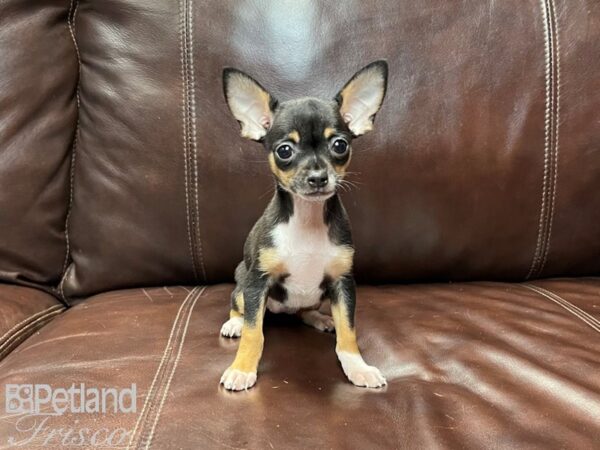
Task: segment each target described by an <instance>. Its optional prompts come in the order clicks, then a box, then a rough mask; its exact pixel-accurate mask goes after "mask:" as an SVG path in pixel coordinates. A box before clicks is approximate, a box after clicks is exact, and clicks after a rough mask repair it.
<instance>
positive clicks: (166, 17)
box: [65, 0, 600, 295]
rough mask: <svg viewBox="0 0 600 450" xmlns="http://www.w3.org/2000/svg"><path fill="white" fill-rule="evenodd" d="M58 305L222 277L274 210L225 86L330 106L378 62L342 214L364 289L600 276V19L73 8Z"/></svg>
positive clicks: (466, 8)
mask: <svg viewBox="0 0 600 450" xmlns="http://www.w3.org/2000/svg"><path fill="white" fill-rule="evenodd" d="M76 24H77V40H78V43H79V48H80V51H81V54H82V64H83V65H82V72H81V110H80V123H81V126H80V135H79V146H78V148H77V167H76V172H75V186H76V190H75V203H74V209H73V213H72V221H71V239H72V243H73V259H74V264H73V265H72V266H71V270H70V271H69V272H68V277H67V283H66V285H65V288H66V290H67V291H68V293H69V294H70V295H85V294H90V293H93V292H98V291H101V290H105V289H108V288H113V287H123V286H131V285H136V284H137V285H139V284H144V285H148V284H161V283H188V282H190V283H193V282H198V283H203V282H206V281H208V282H215V281H222V280H228V279H231V277H232V274H233V268H234V266H235V264H236V263H237V262H238V261H239V260H240V258H241V253H242V245H243V241H244V239H245V237H246V235H247V233H248V231H249V229H250V227H251V226H252V224H253V222H254V221H255V220H256V219H257V217H258V216H259V215H260V213H261V211H262V209H263V208H264V206H265V204H266V203H267V201H268V198H269V195H270V190H271V189H272V180H271V178H270V176H269V171H268V165H267V163H266V161H267V160H266V154H265V153H264V150H263V149H262V147H261V146H260V145H258V144H253V143H251V142H248V141H244V140H243V139H242V138H241V137H239V131H238V125H237V124H236V123H235V120H234V119H233V118H232V117H231V116H230V114H229V112H228V110H227V107H226V105H225V103H224V100H223V95H222V88H221V71H222V69H223V67H225V66H234V67H238V68H240V69H242V70H245V71H247V72H248V73H250V74H252V75H253V76H254V77H255V78H257V79H258V80H260V81H261V82H262V84H264V85H265V86H266V87H267V88H268V89H270V90H271V92H273V94H274V95H275V96H276V97H278V98H280V99H281V100H284V99H288V98H292V97H296V96H301V95H316V96H324V97H332V96H333V95H334V94H335V93H336V92H337V90H338V89H339V88H340V87H341V86H342V84H343V83H344V82H345V81H346V80H347V79H348V78H349V77H350V76H351V75H352V74H353V73H354V72H355V71H356V70H357V69H358V68H360V67H361V66H363V65H365V64H366V63H368V62H370V61H372V60H374V59H378V58H386V59H387V60H388V61H389V64H390V79H389V89H388V93H387V98H386V100H385V103H384V106H383V108H382V110H381V111H380V113H379V115H378V117H377V120H376V124H375V125H376V126H375V131H373V132H372V133H370V134H369V135H367V136H365V137H362V138H360V139H358V140H357V141H356V142H355V154H354V157H353V161H352V166H351V169H350V170H351V171H353V172H355V173H354V174H353V175H352V177H351V179H352V180H354V181H356V182H357V183H358V187H357V188H356V189H354V190H352V191H351V192H349V193H345V194H344V201H345V204H346V206H347V208H348V210H349V213H350V216H351V219H352V223H353V228H354V236H355V241H356V246H357V259H356V273H357V275H358V277H359V279H361V280H363V281H371V282H382V281H403V280H422V279H474V278H494V279H524V278H527V277H538V276H549V275H566V274H584V273H593V272H598V271H600V258H598V255H599V254H600V231H599V230H600V227H599V226H598V224H599V223H600V195H598V190H599V189H600V153H599V152H600V127H599V126H598V124H599V123H600V77H598V73H600V59H599V58H597V55H598V52H600V26H599V24H600V6H599V4H598V2H596V1H595V0H575V1H571V2H554V1H547V2H539V1H538V0H525V1H524V0H506V1H502V2H448V1H446V0H436V1H431V0H427V1H425V0H422V1H421V0H419V1H414V0H400V1H391V0H390V1H384V0H369V1H364V2H363V1H361V2H354V1H353V2H333V1H332V2H321V1H307V2H296V1H280V0H243V1H235V2H234V1H222V2H209V1H195V2H191V1H189V0H181V1H179V2H175V1H172V2H167V1H159V0H153V1H149V0H102V1H99V0H98V1H88V2H82V3H81V5H80V6H79V9H78V13H77V17H76Z"/></svg>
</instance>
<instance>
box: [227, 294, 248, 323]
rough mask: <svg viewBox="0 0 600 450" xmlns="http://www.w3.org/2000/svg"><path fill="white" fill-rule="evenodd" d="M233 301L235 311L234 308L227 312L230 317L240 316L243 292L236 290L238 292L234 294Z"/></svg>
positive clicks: (242, 306)
mask: <svg viewBox="0 0 600 450" xmlns="http://www.w3.org/2000/svg"><path fill="white" fill-rule="evenodd" d="M234 302H235V307H236V308H237V311H236V310H235V309H231V311H230V312H229V318H230V319H233V318H234V317H242V316H243V315H244V293H243V292H238V294H237V295H236V296H235V299H234Z"/></svg>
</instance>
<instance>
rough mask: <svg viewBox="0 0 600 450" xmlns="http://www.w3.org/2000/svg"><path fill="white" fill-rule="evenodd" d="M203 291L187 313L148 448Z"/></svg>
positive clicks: (147, 444)
mask: <svg viewBox="0 0 600 450" xmlns="http://www.w3.org/2000/svg"><path fill="white" fill-rule="evenodd" d="M202 292H203V290H202V291H200V292H199V293H198V295H197V296H196V297H195V298H194V300H193V301H192V303H191V306H190V308H189V311H188V313H187V319H186V322H185V326H184V328H183V332H182V336H181V342H180V343H179V348H178V350H177V356H176V357H175V362H174V364H173V367H172V369H171V373H170V374H169V377H168V379H167V384H166V386H165V390H164V392H163V395H162V398H161V400H160V403H159V406H158V412H157V413H156V417H155V418H154V422H153V424H152V427H151V429H150V434H149V436H148V442H147V443H146V450H147V449H149V448H150V445H152V439H153V438H154V432H155V431H156V427H157V425H158V421H159V419H160V416H161V414H162V409H163V406H164V404H165V400H166V398H167V394H168V393H169V391H170V389H171V382H172V381H173V377H174V376H175V371H176V370H177V366H178V365H179V361H180V359H181V352H182V350H183V345H184V344H185V338H186V335H187V330H188V326H189V324H190V319H191V317H192V313H193V312H194V306H196V302H197V301H198V299H199V298H200V296H201V295H202Z"/></svg>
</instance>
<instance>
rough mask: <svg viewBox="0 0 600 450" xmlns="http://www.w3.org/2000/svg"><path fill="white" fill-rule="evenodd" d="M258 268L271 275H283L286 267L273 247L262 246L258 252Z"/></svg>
mask: <svg viewBox="0 0 600 450" xmlns="http://www.w3.org/2000/svg"><path fill="white" fill-rule="evenodd" d="M258 268H259V269H260V271H261V272H263V273H267V274H269V275H270V276H272V277H279V276H281V275H284V274H285V273H287V272H286V270H287V269H286V267H285V264H284V263H283V261H282V260H281V258H280V257H279V254H278V253H277V250H276V249H275V248H272V247H271V248H263V249H261V250H260V251H259V253H258Z"/></svg>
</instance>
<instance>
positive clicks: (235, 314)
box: [221, 287, 244, 338]
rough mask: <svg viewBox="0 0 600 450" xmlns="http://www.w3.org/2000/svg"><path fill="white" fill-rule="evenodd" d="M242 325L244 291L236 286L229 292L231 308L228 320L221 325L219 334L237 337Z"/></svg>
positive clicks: (239, 334)
mask: <svg viewBox="0 0 600 450" xmlns="http://www.w3.org/2000/svg"><path fill="white" fill-rule="evenodd" d="M243 326H244V293H243V292H242V290H241V289H239V287H236V288H235V289H234V291H233V292H232V294H231V310H230V311H229V320H228V321H227V322H225V323H224V324H223V326H222V327H221V336H224V337H228V338H238V337H240V336H241V335H242V327H243Z"/></svg>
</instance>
